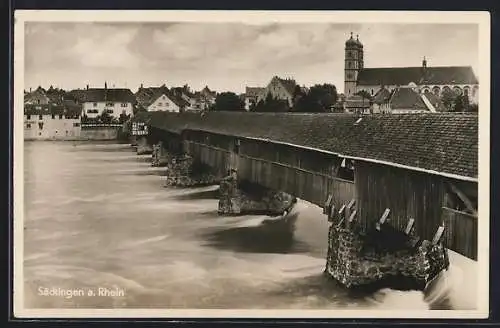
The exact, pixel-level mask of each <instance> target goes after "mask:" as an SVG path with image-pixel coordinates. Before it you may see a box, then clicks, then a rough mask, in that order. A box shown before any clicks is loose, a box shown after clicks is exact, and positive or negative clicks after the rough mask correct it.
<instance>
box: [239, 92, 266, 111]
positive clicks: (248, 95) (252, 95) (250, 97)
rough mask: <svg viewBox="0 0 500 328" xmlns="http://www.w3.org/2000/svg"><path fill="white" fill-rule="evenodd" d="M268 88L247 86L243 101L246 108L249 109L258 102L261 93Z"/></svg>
mask: <svg viewBox="0 0 500 328" xmlns="http://www.w3.org/2000/svg"><path fill="white" fill-rule="evenodd" d="M264 90H266V88H260V87H246V88H245V94H244V97H243V101H244V102H245V110H247V111H249V110H250V108H252V106H255V105H256V104H257V101H258V99H259V95H260V94H261V93H263V92H264Z"/></svg>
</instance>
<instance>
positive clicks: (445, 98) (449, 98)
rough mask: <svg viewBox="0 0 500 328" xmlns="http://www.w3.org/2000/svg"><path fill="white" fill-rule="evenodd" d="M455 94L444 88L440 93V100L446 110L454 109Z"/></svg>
mask: <svg viewBox="0 0 500 328" xmlns="http://www.w3.org/2000/svg"><path fill="white" fill-rule="evenodd" d="M456 98H457V94H456V93H455V92H453V91H451V90H444V91H443V92H442V94H441V102H442V103H443V105H444V107H446V110H448V111H454V110H455V99H456Z"/></svg>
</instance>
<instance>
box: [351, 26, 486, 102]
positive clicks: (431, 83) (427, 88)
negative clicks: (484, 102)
mask: <svg viewBox="0 0 500 328" xmlns="http://www.w3.org/2000/svg"><path fill="white" fill-rule="evenodd" d="M344 71H345V73H344V95H345V97H346V98H349V97H352V96H354V95H355V94H356V93H358V92H360V91H365V92H367V93H368V94H369V95H371V96H373V97H375V96H376V95H377V93H378V92H379V91H381V90H383V89H386V90H388V91H390V92H393V91H394V90H395V89H399V88H411V89H412V90H413V91H415V92H416V93H418V94H428V93H432V94H433V96H437V97H440V96H441V95H442V93H443V92H446V91H453V92H455V93H456V94H457V95H464V96H467V97H468V98H469V101H470V102H471V103H475V104H477V101H478V96H479V94H478V91H479V83H478V80H477V78H476V76H475V74H474V71H473V70H472V67H471V66H436V67H432V66H428V65H427V60H426V59H425V57H424V59H423V61H422V65H421V66H416V67H380V68H365V67H364V49H363V44H362V43H361V42H360V41H359V36H356V39H354V38H353V35H352V32H351V37H350V38H349V39H348V40H347V41H346V43H345V69H344Z"/></svg>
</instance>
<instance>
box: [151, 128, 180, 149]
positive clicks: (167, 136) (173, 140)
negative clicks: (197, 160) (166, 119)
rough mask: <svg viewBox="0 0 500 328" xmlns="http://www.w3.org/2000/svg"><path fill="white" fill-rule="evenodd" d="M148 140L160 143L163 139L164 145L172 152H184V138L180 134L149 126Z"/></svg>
mask: <svg viewBox="0 0 500 328" xmlns="http://www.w3.org/2000/svg"><path fill="white" fill-rule="evenodd" d="M148 140H149V142H151V143H158V142H159V141H160V140H161V141H162V142H163V147H164V148H165V149H167V150H168V151H169V152H170V153H172V154H181V152H182V138H181V136H180V135H179V134H176V133H172V132H168V131H166V130H162V129H158V128H154V127H151V128H149V136H148Z"/></svg>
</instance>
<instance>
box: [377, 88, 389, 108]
mask: <svg viewBox="0 0 500 328" xmlns="http://www.w3.org/2000/svg"><path fill="white" fill-rule="evenodd" d="M391 95H392V93H391V92H390V91H389V90H387V89H386V88H382V89H380V90H379V91H378V92H377V93H376V94H375V97H374V98H373V102H374V103H375V104H378V105H380V104H383V103H385V102H387V101H388V100H389V98H390V97H391Z"/></svg>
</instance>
